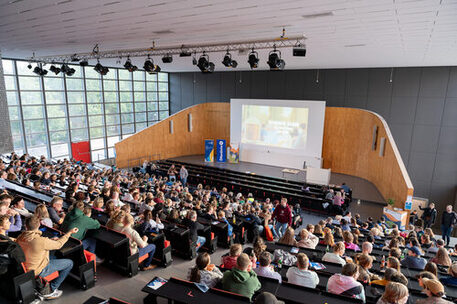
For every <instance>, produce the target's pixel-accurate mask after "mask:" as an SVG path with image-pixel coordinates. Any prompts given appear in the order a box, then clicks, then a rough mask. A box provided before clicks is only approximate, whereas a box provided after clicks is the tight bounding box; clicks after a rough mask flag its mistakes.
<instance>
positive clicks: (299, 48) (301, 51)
mask: <svg viewBox="0 0 457 304" xmlns="http://www.w3.org/2000/svg"><path fill="white" fill-rule="evenodd" d="M292 55H293V56H296V57H305V56H306V46H305V45H301V43H299V42H297V44H296V45H295V46H294V48H293V49H292Z"/></svg>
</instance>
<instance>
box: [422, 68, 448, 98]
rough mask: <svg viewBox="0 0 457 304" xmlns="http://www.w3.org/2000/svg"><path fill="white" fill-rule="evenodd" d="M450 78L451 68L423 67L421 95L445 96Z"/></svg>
mask: <svg viewBox="0 0 457 304" xmlns="http://www.w3.org/2000/svg"><path fill="white" fill-rule="evenodd" d="M448 79H449V68H443V67H437V68H423V69H422V77H421V87H420V90H419V95H420V96H421V97H445V96H446V90H447V84H448Z"/></svg>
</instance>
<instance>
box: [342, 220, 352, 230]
mask: <svg viewBox="0 0 457 304" xmlns="http://www.w3.org/2000/svg"><path fill="white" fill-rule="evenodd" d="M341 230H343V232H345V231H349V232H350V231H351V226H349V222H348V221H347V220H346V219H345V218H342V219H341Z"/></svg>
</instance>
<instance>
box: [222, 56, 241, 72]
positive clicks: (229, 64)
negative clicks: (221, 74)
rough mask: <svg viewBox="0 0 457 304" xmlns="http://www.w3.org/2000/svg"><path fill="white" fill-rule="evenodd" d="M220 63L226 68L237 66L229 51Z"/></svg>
mask: <svg viewBox="0 0 457 304" xmlns="http://www.w3.org/2000/svg"><path fill="white" fill-rule="evenodd" d="M222 64H223V65H225V66H226V67H228V68H236V67H237V66H238V62H236V60H232V54H230V53H229V52H227V53H226V54H225V56H224V60H222Z"/></svg>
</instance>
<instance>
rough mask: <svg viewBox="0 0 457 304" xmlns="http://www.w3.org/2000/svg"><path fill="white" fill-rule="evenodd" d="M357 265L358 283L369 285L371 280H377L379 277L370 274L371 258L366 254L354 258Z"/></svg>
mask: <svg viewBox="0 0 457 304" xmlns="http://www.w3.org/2000/svg"><path fill="white" fill-rule="evenodd" d="M356 261H357V264H358V265H359V278H358V280H359V281H360V282H364V283H367V284H370V282H371V280H377V279H379V277H378V276H377V275H375V274H372V273H371V272H370V269H371V267H372V266H373V258H372V257H371V256H369V255H367V254H358V255H357V257H356Z"/></svg>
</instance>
